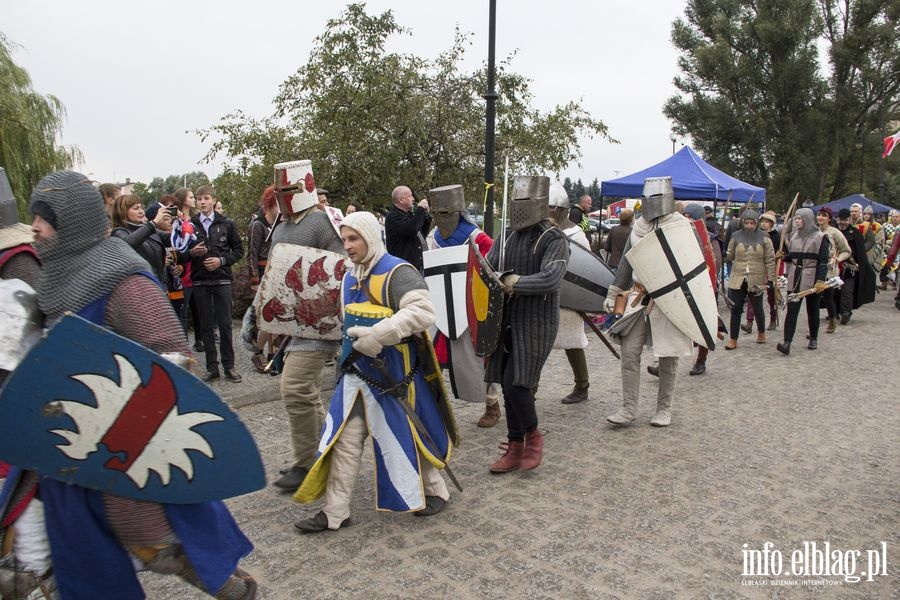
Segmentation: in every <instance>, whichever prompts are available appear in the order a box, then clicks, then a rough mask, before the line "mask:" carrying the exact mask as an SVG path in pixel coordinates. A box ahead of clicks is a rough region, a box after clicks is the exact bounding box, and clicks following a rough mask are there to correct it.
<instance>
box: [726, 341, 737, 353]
mask: <svg viewBox="0 0 900 600" xmlns="http://www.w3.org/2000/svg"><path fill="white" fill-rule="evenodd" d="M735 348H737V340H736V339H734V338H731V339H730V340H728V343H727V344H725V349H726V350H734V349H735Z"/></svg>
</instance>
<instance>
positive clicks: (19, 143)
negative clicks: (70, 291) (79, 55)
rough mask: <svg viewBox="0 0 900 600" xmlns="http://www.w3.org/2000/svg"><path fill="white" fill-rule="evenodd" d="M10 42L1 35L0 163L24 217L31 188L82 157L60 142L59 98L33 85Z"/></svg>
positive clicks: (62, 112) (61, 117)
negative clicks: (13, 52)
mask: <svg viewBox="0 0 900 600" xmlns="http://www.w3.org/2000/svg"><path fill="white" fill-rule="evenodd" d="M11 50H12V44H11V43H10V42H9V41H8V40H7V38H6V37H5V36H4V35H3V34H2V33H0V167H3V168H4V169H6V176H7V178H8V179H9V184H10V186H11V187H12V191H13V194H15V196H16V202H17V204H18V207H19V218H20V219H24V217H25V215H26V212H27V210H26V209H27V206H28V200H29V198H30V197H31V190H32V188H33V187H34V185H35V184H36V183H37V182H38V181H39V180H40V178H41V177H43V176H44V175H46V174H47V173H50V172H53V171H58V170H60V169H68V168H71V167H72V165H73V164H75V163H76V162H78V161H80V160H81V153H80V152H79V150H78V148H76V147H74V146H61V145H59V144H57V142H56V138H57V135H58V134H59V133H60V131H61V130H62V124H63V121H64V120H65V116H66V111H65V108H64V107H63V104H62V102H60V101H59V99H58V98H56V97H55V96H51V95H47V96H42V95H40V94H38V93H37V92H35V91H34V89H32V87H31V77H29V75H28V72H27V71H25V69H23V68H22V67H20V66H18V65H17V64H16V63H15V62H14V61H13V59H12V56H11V54H12V52H11Z"/></svg>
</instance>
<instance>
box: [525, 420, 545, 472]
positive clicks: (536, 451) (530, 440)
mask: <svg viewBox="0 0 900 600" xmlns="http://www.w3.org/2000/svg"><path fill="white" fill-rule="evenodd" d="M543 454H544V436H543V434H542V433H541V430H540V429H535V430H534V431H532V432H530V433H526V434H525V453H524V454H523V455H522V462H521V464H520V465H519V469H520V470H522V471H530V470H531V469H534V468H535V467H537V466H538V465H539V464H541V456H543Z"/></svg>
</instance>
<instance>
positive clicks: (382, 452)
mask: <svg viewBox="0 0 900 600" xmlns="http://www.w3.org/2000/svg"><path fill="white" fill-rule="evenodd" d="M404 265H409V263H407V262H406V261H404V260H402V259H400V258H397V257H395V256H392V255H390V254H385V255H384V256H383V257H382V258H381V259H380V260H379V261H378V263H377V264H376V265H375V267H374V268H373V269H372V272H371V273H370V275H369V276H368V277H367V279H366V281H365V282H364V284H365V285H366V286H367V288H368V291H369V295H367V294H366V291H365V290H364V289H363V287H361V286H360V285H359V282H358V281H357V280H356V278H355V277H353V274H352V273H351V272H349V271H348V272H347V273H346V274H345V275H344V282H343V297H342V301H343V303H344V305H347V304H351V303H354V302H366V301H370V302H373V303H374V304H378V305H380V306H387V307H390V304H389V302H388V287H389V285H390V277H391V274H392V273H393V272H394V270H395V269H397V268H401V267H404ZM379 357H380V358H381V359H382V360H383V361H384V364H385V367H386V369H387V370H388V372H389V373H390V375H391V378H392V379H393V381H394V382H399V381H401V380H403V379H404V378H405V377H406V376H407V374H408V373H409V372H410V370H411V369H412V368H413V367H414V366H415V365H416V361H417V352H416V348H415V344H414V343H412V342H402V343H400V344H398V345H396V346H385V347H384V348H383V349H382V351H381V353H380V355H379ZM423 360H424V358H423ZM356 367H357V368H358V369H359V370H360V372H361V373H362V374H363V376H364V377H366V378H371V379H373V380H377V381H380V382H384V379H385V378H384V376H383V375H382V374H381V372H380V371H379V370H377V369H376V368H375V367H374V366H372V359H371V358H369V357H367V356H363V357H362V358H360V359H359V360H357V361H356ZM385 383H386V382H385ZM384 387H388V386H387V385H386V386H384ZM357 399H359V400H361V401H362V402H363V408H364V413H365V419H366V426H367V428H368V431H369V435H371V436H372V439H373V443H374V448H375V480H376V488H375V494H376V498H375V505H376V508H377V509H378V510H387V511H399V512H407V511H416V510H421V509H422V508H424V507H425V492H424V488H423V484H422V465H421V464H420V462H419V461H421V460H427V461H429V462H430V463H432V465H434V466H435V467H437V468H443V466H444V464H445V462H446V461H448V460H449V458H450V448H451V444H450V436H449V434H448V432H447V428H446V427H445V425H444V422H443V420H442V418H441V414H440V411H439V409H438V406H437V402H436V400H435V397H434V395H433V393H432V391H431V389H430V387H429V386H428V384H427V383H426V382H425V378H424V376H423V375H422V370H421V369H418V370H417V372H416V374H415V377H414V378H413V380H412V382H411V383H410V385H409V386H408V388H407V391H406V399H407V401H408V402H409V404H410V405H411V406H412V407H413V408H414V409H415V411H416V414H417V415H418V416H419V418H420V419H421V420H422V422H423V423H424V425H425V428H426V429H427V430H428V433H429V434H430V435H431V439H432V440H434V443H435V444H436V445H437V448H436V452H433V451H432V450H431V449H430V448H429V446H428V444H427V443H425V442H423V440H421V439H420V438H419V435H418V434H417V433H416V430H415V428H414V426H413V425H412V423H411V422H410V421H409V418H408V417H407V416H406V413H405V412H404V411H403V409H402V408H401V407H400V404H399V403H398V402H397V399H396V398H394V397H393V396H391V395H390V394H387V393H384V392H382V391H380V390H379V389H377V388H376V387H374V386H370V385H368V384H367V383H366V382H365V381H363V379H362V378H361V377H360V376H359V375H356V374H354V373H345V374H344V375H343V376H342V377H341V380H340V381H339V382H338V384H337V387H336V389H335V391H334V395H333V396H332V398H331V406H330V408H329V410H328V415H327V416H326V418H325V425H324V427H323V430H322V438H321V440H320V441H319V450H318V455H317V457H316V462H315V463H314V464H313V466H312V468H311V469H310V471H309V474H308V475H307V476H306V478H305V479H304V481H303V484H302V485H301V486H300V489H299V490H297V493H296V494H295V495H294V499H295V500H297V501H298V502H304V503H306V502H312V501H313V500H316V499H317V498H319V497H321V496H322V495H323V494H324V493H325V489H326V485H327V481H328V471H329V469H330V467H331V461H330V460H328V459H329V452H330V450H331V448H332V447H333V446H334V443H335V442H336V441H337V439H338V437H340V435H341V432H342V431H343V428H344V424H345V423H346V421H347V418H348V416H349V415H350V411H351V410H352V408H353V405H354V403H355V402H356V400H357Z"/></svg>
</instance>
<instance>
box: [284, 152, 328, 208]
mask: <svg viewBox="0 0 900 600" xmlns="http://www.w3.org/2000/svg"><path fill="white" fill-rule="evenodd" d="M274 185H275V199H276V200H277V201H278V209H279V210H280V211H281V214H283V215H285V216H288V215H292V214H294V213H298V212H300V211H303V210H306V209H307V208H311V207H312V206H314V205H315V204H316V203H317V202H318V201H319V198H318V196H317V195H316V180H315V178H314V177H313V172H312V161H309V160H295V161H292V162H284V163H278V164H277V165H275V182H274Z"/></svg>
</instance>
